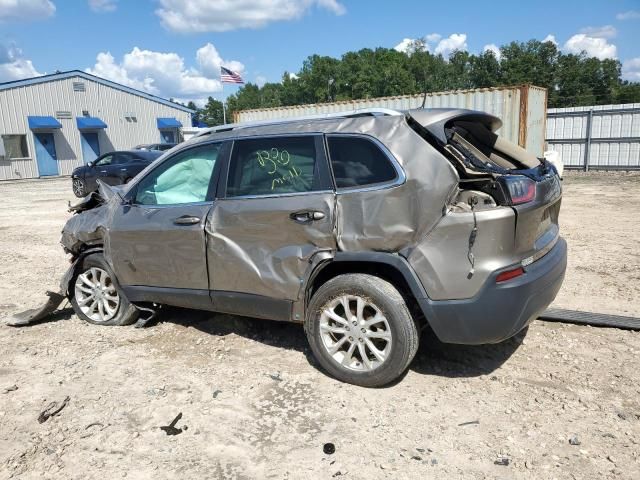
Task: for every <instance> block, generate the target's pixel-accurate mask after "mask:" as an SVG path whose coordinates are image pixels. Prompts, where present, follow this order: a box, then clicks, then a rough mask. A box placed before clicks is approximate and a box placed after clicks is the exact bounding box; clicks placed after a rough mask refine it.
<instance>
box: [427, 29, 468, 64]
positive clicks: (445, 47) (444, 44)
mask: <svg viewBox="0 0 640 480" xmlns="http://www.w3.org/2000/svg"><path fill="white" fill-rule="evenodd" d="M466 49H467V34H466V33H452V34H451V35H449V37H447V38H443V39H442V40H440V41H439V42H438V45H437V46H436V49H435V50H434V51H435V53H436V54H441V55H442V56H443V57H445V58H447V57H449V56H450V55H451V54H452V53H453V52H455V51H456V50H466Z"/></svg>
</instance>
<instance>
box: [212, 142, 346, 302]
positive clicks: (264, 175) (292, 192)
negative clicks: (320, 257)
mask: <svg viewBox="0 0 640 480" xmlns="http://www.w3.org/2000/svg"><path fill="white" fill-rule="evenodd" d="M225 170H226V171H225V172H224V173H223V178H222V188H221V190H222V191H221V194H222V195H221V196H222V198H220V199H219V200H218V201H216V204H215V206H214V208H213V209H212V211H211V214H210V218H209V222H208V225H207V234H208V244H207V261H208V265H209V277H210V282H211V284H210V285H211V289H212V290H213V291H214V292H213V295H214V305H215V303H216V301H215V296H216V295H218V296H220V295H225V294H228V293H229V292H239V293H244V294H251V295H259V296H262V297H271V298H275V299H278V300H282V301H286V300H289V301H290V300H295V299H297V298H298V294H299V291H300V284H301V280H302V279H303V278H304V276H305V273H306V272H307V270H308V269H309V268H310V265H311V262H312V261H313V259H314V256H315V255H316V254H317V253H319V252H327V251H335V249H336V239H335V232H334V226H335V217H334V211H335V208H334V207H335V194H334V192H333V189H332V186H331V179H330V174H329V170H328V165H327V159H326V155H325V151H324V144H323V139H322V136H321V135H313V134H309V135H290V136H266V137H260V138H249V139H241V140H236V141H235V142H234V145H233V149H232V153H231V157H230V160H229V164H228V166H227V168H226V169H225ZM225 179H226V182H225V181H224V180H225ZM221 292H223V293H221ZM238 298H242V297H238Z"/></svg>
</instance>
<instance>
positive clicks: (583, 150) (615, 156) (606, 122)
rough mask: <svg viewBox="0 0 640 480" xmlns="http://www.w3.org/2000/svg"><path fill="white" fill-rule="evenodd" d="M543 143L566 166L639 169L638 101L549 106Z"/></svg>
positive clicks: (639, 105)
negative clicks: (566, 106) (596, 104)
mask: <svg viewBox="0 0 640 480" xmlns="http://www.w3.org/2000/svg"><path fill="white" fill-rule="evenodd" d="M546 142H547V148H548V150H552V151H557V152H559V153H560V158H561V159H562V161H563V162H564V164H565V166H566V167H567V168H579V169H583V170H588V169H609V170H614V169H622V170H635V169H640V103H628V104H621V105H599V106H592V107H573V108H553V109H549V112H548V119H547V134H546Z"/></svg>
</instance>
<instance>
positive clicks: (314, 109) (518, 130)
mask: <svg viewBox="0 0 640 480" xmlns="http://www.w3.org/2000/svg"><path fill="white" fill-rule="evenodd" d="M423 100H424V95H422V94H420V95H403V96H398V97H383V98H370V99H360V100H349V101H344V102H333V103H317V104H311V105H298V106H292V107H276V108H264V109H256V110H244V111H241V112H237V113H236V115H235V118H234V121H235V122H251V121H260V120H274V119H281V118H290V117H299V116H306V115H315V114H321V113H336V112H342V111H345V110H357V109H361V108H373V107H380V108H390V109H393V110H408V109H411V108H419V107H420V106H421V105H422V102H423ZM546 105H547V91H546V89H544V88H540V87H533V86H522V87H506V88H481V89H476V90H460V91H454V92H437V93H429V94H427V98H426V102H425V106H426V107H427V108H437V107H448V108H468V109H471V110H480V111H484V112H488V113H491V114H492V115H495V116H497V117H500V118H501V119H502V121H503V126H502V128H501V129H500V130H499V133H500V134H501V135H503V136H504V137H505V138H507V139H509V140H510V141H512V142H515V143H518V144H520V145H522V146H524V147H526V148H527V149H529V150H531V151H532V152H534V153H536V154H537V155H542V151H543V139H544V124H545V117H546Z"/></svg>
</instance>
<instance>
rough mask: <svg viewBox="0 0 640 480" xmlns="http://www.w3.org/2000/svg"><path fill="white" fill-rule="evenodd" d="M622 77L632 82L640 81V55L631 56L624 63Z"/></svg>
mask: <svg viewBox="0 0 640 480" xmlns="http://www.w3.org/2000/svg"><path fill="white" fill-rule="evenodd" d="M622 78H624V79H625V80H629V81H631V82H640V57H636V58H631V59H629V60H625V61H624V62H623V63H622Z"/></svg>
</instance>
